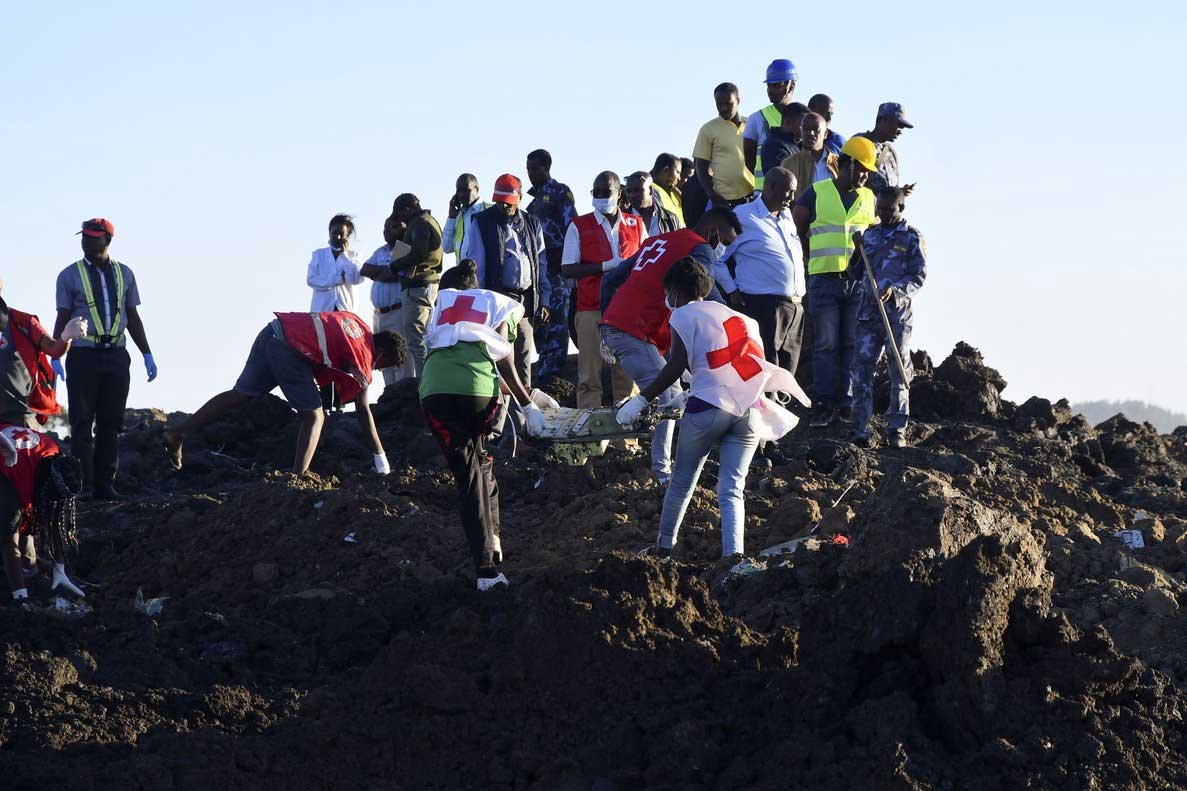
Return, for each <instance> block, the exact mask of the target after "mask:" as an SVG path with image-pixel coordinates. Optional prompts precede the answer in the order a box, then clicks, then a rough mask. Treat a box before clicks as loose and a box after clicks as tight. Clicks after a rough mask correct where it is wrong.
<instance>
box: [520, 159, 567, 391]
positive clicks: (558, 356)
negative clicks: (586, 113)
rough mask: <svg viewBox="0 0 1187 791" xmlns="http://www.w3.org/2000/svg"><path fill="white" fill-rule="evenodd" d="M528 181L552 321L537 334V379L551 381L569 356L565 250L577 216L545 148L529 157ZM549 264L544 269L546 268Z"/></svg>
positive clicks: (531, 208) (531, 209) (542, 326)
mask: <svg viewBox="0 0 1187 791" xmlns="http://www.w3.org/2000/svg"><path fill="white" fill-rule="evenodd" d="M527 172H528V181H529V182H531V184H532V186H531V187H530V188H529V189H528V195H530V196H531V198H532V202H531V204H530V205H529V206H528V207H527V209H526V210H525V211H526V212H527V213H528V214H530V215H532V216H533V217H535V218H536V219H537V220H539V221H540V230H541V231H542V232H543V234H544V258H545V261H543V262H541V264H542V266H541V268H542V269H543V270H546V271H544V272H542V273H541V281H543V279H544V278H545V277H547V278H548V295H549V296H548V299H549V301H548V304H547V305H543V307H546V308H548V313H549V319H550V320H549V321H548V323H547V324H540V325H538V326H537V330H536V336H537V337H536V339H535V340H536V348H537V349H538V351H539V353H540V367H539V369H538V371H537V378H538V379H539V380H540V381H541V382H544V381H547V380H548V379H550V378H552V377H554V376H560V375H561V373H562V372H563V371H564V368H565V360H566V359H567V358H568V356H569V322H568V316H569V286H568V284H567V283H566V282H565V279H564V278H563V277H561V253H562V252H563V251H564V247H565V232H566V231H568V230H569V223H571V222H572V221H573V218H574V217H576V216H577V208H576V206H575V202H574V200H573V190H571V189H569V187H568V186H567V185H565V184H562V183H560V182H559V181H557V180H556V179H554V178H553V177H552V155H551V154H549V153H548V152H547V151H545V150H544V149H542V148H538V149H536V150H535V151H532V152H531V153H530V154H528V157H527ZM545 263H546V264H547V265H546V266H544V264H545Z"/></svg>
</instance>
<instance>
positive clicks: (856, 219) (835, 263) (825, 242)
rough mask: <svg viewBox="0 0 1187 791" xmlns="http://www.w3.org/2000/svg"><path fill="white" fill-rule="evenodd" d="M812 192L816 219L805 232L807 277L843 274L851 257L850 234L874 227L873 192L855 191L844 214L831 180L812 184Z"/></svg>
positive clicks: (863, 188) (833, 182) (860, 188)
mask: <svg viewBox="0 0 1187 791" xmlns="http://www.w3.org/2000/svg"><path fill="white" fill-rule="evenodd" d="M812 189H813V190H814V191H815V192H816V219H815V220H813V221H812V225H811V227H810V229H809V231H808V243H809V253H808V274H809V275H821V274H825V273H828V272H844V271H845V270H846V269H847V268H848V267H849V259H850V258H851V257H852V256H853V250H854V244H853V234H854V232H855V231H864V230H865V229H866V228H869V227H870V226H871V225H873V224H874V219H875V216H874V193H873V192H871V191H870V190H868V189H866V188H865V187H858V188H857V199H856V200H854V201H853V205H852V206H850V207H849V211H845V204H844V203H842V202H841V193H840V192H838V191H837V184H836V182H835V181H833V180H832V179H825V180H824V181H818V182H816V183H815V184H813V185H812Z"/></svg>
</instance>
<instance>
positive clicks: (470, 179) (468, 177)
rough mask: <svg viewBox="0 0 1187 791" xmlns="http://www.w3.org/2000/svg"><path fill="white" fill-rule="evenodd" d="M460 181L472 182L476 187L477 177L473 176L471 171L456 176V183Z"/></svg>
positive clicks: (468, 183)
mask: <svg viewBox="0 0 1187 791" xmlns="http://www.w3.org/2000/svg"><path fill="white" fill-rule="evenodd" d="M462 182H464V183H465V184H467V185H470V184H473V185H474V186H475V187H477V186H478V177H477V176H475V175H474V174H473V173H463V174H462V175H460V176H458V177H457V183H459V184H460V183H462Z"/></svg>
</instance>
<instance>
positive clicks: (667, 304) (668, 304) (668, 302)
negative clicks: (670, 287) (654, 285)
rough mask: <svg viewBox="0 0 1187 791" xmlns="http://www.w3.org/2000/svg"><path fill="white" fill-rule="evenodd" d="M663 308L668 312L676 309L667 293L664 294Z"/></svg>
mask: <svg viewBox="0 0 1187 791" xmlns="http://www.w3.org/2000/svg"><path fill="white" fill-rule="evenodd" d="M664 307H665V308H667V309H668V310H675V309H676V307H675V306H674V305H673V304H672V298H671V297H669V296H668V292H666V291H665V292H664Z"/></svg>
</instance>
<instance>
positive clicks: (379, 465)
mask: <svg viewBox="0 0 1187 791" xmlns="http://www.w3.org/2000/svg"><path fill="white" fill-rule="evenodd" d="M391 471H392V468H391V465H389V464H388V463H387V454H386V453H376V454H375V472H377V473H379V474H380V475H387V474H389V473H390V472H391Z"/></svg>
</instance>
